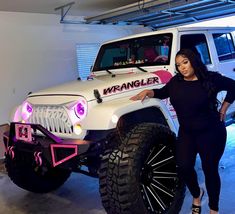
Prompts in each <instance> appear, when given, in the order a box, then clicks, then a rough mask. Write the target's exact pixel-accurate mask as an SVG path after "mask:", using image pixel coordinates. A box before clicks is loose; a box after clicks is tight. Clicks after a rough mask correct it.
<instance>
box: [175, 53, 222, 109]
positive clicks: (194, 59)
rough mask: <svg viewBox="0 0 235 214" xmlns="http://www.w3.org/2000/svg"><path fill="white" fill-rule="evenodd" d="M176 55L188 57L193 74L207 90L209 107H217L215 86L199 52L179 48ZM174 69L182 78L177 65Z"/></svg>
mask: <svg viewBox="0 0 235 214" xmlns="http://www.w3.org/2000/svg"><path fill="white" fill-rule="evenodd" d="M177 56H183V57H186V58H188V59H189V61H190V63H191V65H192V67H193V69H194V72H195V75H196V76H197V78H198V80H199V81H200V82H201V84H202V87H203V88H204V89H205V90H206V91H207V95H208V98H209V100H210V108H212V109H214V110H216V109H217V107H218V100H217V98H216V93H215V92H216V88H215V85H214V84H213V81H212V79H213V77H212V75H211V73H210V72H208V70H207V67H206V66H205V65H204V63H203V62H202V60H201V56H200V54H199V53H198V52H197V51H192V50H190V49H181V50H179V51H178V52H177V54H176V57H177ZM176 70H177V71H178V76H179V78H181V79H183V75H182V74H181V73H180V72H179V70H178V68H177V66H176Z"/></svg>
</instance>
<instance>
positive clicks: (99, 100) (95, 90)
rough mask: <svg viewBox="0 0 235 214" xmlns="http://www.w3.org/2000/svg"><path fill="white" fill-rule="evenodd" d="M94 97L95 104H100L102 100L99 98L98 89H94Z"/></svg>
mask: <svg viewBox="0 0 235 214" xmlns="http://www.w3.org/2000/svg"><path fill="white" fill-rule="evenodd" d="M94 96H95V98H96V100H97V103H102V101H103V100H102V98H101V97H100V92H99V91H98V89H94Z"/></svg>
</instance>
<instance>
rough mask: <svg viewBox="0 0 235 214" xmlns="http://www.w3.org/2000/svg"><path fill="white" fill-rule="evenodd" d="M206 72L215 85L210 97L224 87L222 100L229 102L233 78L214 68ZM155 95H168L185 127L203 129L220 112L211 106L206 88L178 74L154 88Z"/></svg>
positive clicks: (233, 95) (234, 88)
mask: <svg viewBox="0 0 235 214" xmlns="http://www.w3.org/2000/svg"><path fill="white" fill-rule="evenodd" d="M208 72H210V71H208ZM209 76H210V81H212V84H213V85H214V87H215V90H214V92H213V93H214V94H213V95H212V97H215V98H216V95H217V93H218V92H220V91H227V95H226V97H225V100H224V101H227V102H228V103H232V102H233V101H234V100H235V81H234V80H232V79H230V78H227V77H225V76H222V75H221V74H219V73H217V72H210V73H209ZM154 97H155V98H160V99H165V98H168V97H170V101H171V104H172V105H173V107H174V109H175V111H176V114H177V117H178V120H179V124H180V126H181V128H184V129H186V130H202V129H206V128H208V126H210V125H212V124H213V123H217V122H219V113H218V111H217V109H215V108H212V107H211V106H212V105H211V104H212V103H211V101H210V99H209V98H208V92H207V90H206V89H205V88H204V87H203V85H202V83H201V81H199V80H195V81H186V80H184V79H182V77H180V75H175V76H174V77H172V78H171V80H170V81H169V82H168V83H167V84H166V85H165V86H164V87H162V88H161V89H154Z"/></svg>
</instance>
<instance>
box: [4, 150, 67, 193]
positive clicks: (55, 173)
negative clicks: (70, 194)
mask: <svg viewBox="0 0 235 214" xmlns="http://www.w3.org/2000/svg"><path fill="white" fill-rule="evenodd" d="M32 162H33V161H31V163H30V162H26V161H23V160H22V159H21V158H17V154H16V157H15V158H14V159H13V160H12V159H11V157H10V156H9V155H6V158H5V167H6V170H7V172H8V176H9V177H10V179H11V180H12V181H13V183H15V184H16V185H17V186H19V187H21V188H23V189H25V190H28V191H30V192H35V193H47V192H51V191H52V190H55V189H57V188H59V187H60V186H61V185H63V184H64V182H65V181H66V180H67V179H68V178H69V176H70V174H71V172H70V171H68V170H64V169H60V168H51V167H46V166H42V167H37V166H34V165H33V164H32Z"/></svg>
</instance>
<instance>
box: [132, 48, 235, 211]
mask: <svg viewBox="0 0 235 214" xmlns="http://www.w3.org/2000/svg"><path fill="white" fill-rule="evenodd" d="M175 63H176V70H177V71H178V74H177V75H175V76H174V77H173V78H172V79H171V80H170V81H169V82H168V83H167V84H166V85H165V86H164V87H163V88H161V89H153V90H144V91H142V92H140V93H139V94H137V95H136V96H134V97H131V98H130V99H131V100H134V101H135V100H142V101H143V100H144V99H145V98H146V97H150V98H153V97H154V98H160V99H165V98H168V97H169V98H170V101H171V104H172V105H173V107H174V108H175V111H176V113H177V117H178V120H179V124H180V127H179V133H178V141H177V143H176V161H177V166H178V174H179V176H180V177H181V178H182V179H183V180H184V182H185V183H186V185H187V187H188V189H189V191H190V193H191V194H192V196H193V202H192V213H193V214H197V213H201V200H202V197H203V195H204V190H203V189H201V188H200V187H199V184H198V180H197V174H196V171H195V169H194V165H195V161H196V155H197V154H199V156H200V158H201V162H202V169H203V172H204V175H205V183H206V189H207V193H208V197H209V207H210V214H216V213H218V210H219V194H220V186H221V184H220V176H219V172H218V165H219V161H220V159H221V157H222V155H223V152H224V148H225V143H226V136H227V134H226V128H225V125H224V118H225V115H226V111H227V109H228V107H229V105H230V104H231V103H232V102H233V101H234V100H235V81H234V80H232V79H230V78H227V77H224V76H222V75H220V74H219V73H216V72H209V71H207V68H206V66H205V65H204V64H203V63H202V61H201V59H200V58H199V57H198V55H196V54H195V53H194V52H192V51H191V50H188V49H182V50H180V51H179V52H178V53H177V54H176V58H175ZM220 91H227V95H226V97H225V99H224V101H223V103H222V105H221V107H220V110H219V111H218V110H217V109H218V102H217V99H216V97H217V93H218V92H220Z"/></svg>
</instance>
